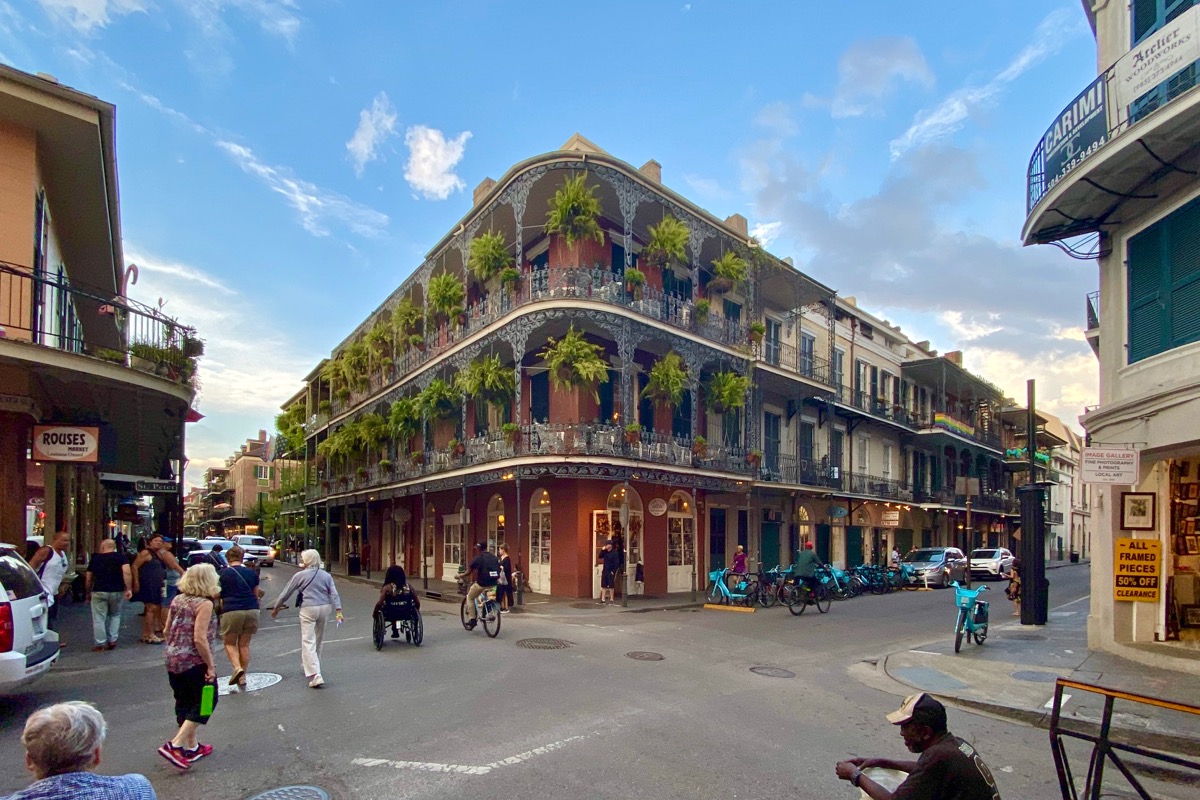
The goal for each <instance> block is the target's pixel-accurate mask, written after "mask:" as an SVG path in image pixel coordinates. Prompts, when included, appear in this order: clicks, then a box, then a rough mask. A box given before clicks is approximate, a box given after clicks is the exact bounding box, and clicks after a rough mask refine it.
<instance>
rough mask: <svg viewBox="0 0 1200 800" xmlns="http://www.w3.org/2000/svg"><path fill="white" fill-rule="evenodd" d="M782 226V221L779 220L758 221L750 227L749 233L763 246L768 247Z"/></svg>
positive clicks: (776, 237)
mask: <svg viewBox="0 0 1200 800" xmlns="http://www.w3.org/2000/svg"><path fill="white" fill-rule="evenodd" d="M782 228H783V223H782V222H779V221H775V222H759V223H757V224H756V225H755V226H754V227H752V228H751V229H750V235H751V236H752V237H754V238H755V239H757V240H758V243H759V244H761V245H762V246H763V247H770V246H771V243H772V242H774V241H775V240H776V239H778V238H779V233H780V231H781V230H782Z"/></svg>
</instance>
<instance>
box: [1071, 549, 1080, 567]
mask: <svg viewBox="0 0 1200 800" xmlns="http://www.w3.org/2000/svg"><path fill="white" fill-rule="evenodd" d="M1071 563H1072V564H1078V563H1079V553H1076V552H1075V551H1074V550H1072V551H1071Z"/></svg>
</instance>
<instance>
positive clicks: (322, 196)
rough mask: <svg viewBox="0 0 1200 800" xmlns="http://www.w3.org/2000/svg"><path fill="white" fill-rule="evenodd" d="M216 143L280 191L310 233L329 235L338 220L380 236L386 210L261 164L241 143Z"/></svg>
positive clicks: (359, 231)
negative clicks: (376, 208) (363, 203)
mask: <svg viewBox="0 0 1200 800" xmlns="http://www.w3.org/2000/svg"><path fill="white" fill-rule="evenodd" d="M217 147H218V148H220V149H221V150H223V151H224V152H225V153H227V154H228V155H229V156H230V157H231V158H232V159H233V160H234V162H235V163H237V165H238V166H239V167H241V168H242V170H243V171H245V172H246V173H248V174H250V175H253V176H254V177H256V178H258V179H259V180H261V181H262V182H263V183H265V184H266V185H267V187H268V188H269V189H270V190H271V191H273V192H275V193H276V194H279V195H281V196H282V197H283V198H284V200H285V201H286V202H287V204H288V205H290V206H291V207H292V208H294V209H295V210H296V212H297V213H298V214H299V215H300V224H301V225H303V226H304V229H305V230H306V231H308V232H309V233H311V234H312V235H313V236H328V235H329V228H330V225H331V224H332V223H337V224H339V225H341V226H342V227H344V228H346V229H348V230H350V231H351V232H353V233H356V234H358V235H359V236H369V237H370V236H379V235H380V234H381V233H382V232H383V229H384V228H386V227H387V225H388V217H387V215H386V214H384V213H382V212H379V211H376V210H374V209H372V208H368V207H367V206H364V205H361V204H359V203H356V202H354V201H353V200H350V199H349V198H347V197H343V196H342V195H340V194H338V193H336V192H331V191H328V190H325V189H322V188H321V187H319V186H317V185H316V184H314V183H310V182H309V181H306V180H303V179H301V178H297V177H295V176H294V175H293V174H292V170H291V168H289V167H284V166H278V167H272V166H270V165H268V164H264V163H263V162H262V161H260V160H259V158H258V157H257V156H256V155H255V154H254V152H253V151H252V150H251V149H250V148H248V147H245V146H244V145H240V144H237V143H235V142H230V141H226V140H223V139H221V140H218V141H217Z"/></svg>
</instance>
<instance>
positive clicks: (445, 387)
mask: <svg viewBox="0 0 1200 800" xmlns="http://www.w3.org/2000/svg"><path fill="white" fill-rule="evenodd" d="M417 401H418V402H419V403H420V406H421V414H422V416H424V417H425V418H426V419H428V420H439V419H449V418H450V417H451V416H452V415H453V414H454V412H455V411H457V410H458V408H459V406H461V405H462V393H461V392H459V391H458V390H457V389H455V388H454V387H453V386H451V385H450V383H449V382H448V381H446V380H445V379H443V378H434V379H433V380H432V381H430V382H429V385H428V386H426V387H425V388H424V389H423V390H421V394H419V395H418V396H417Z"/></svg>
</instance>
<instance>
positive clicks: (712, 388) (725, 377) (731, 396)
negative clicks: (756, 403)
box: [704, 372, 750, 414]
mask: <svg viewBox="0 0 1200 800" xmlns="http://www.w3.org/2000/svg"><path fill="white" fill-rule="evenodd" d="M749 388H750V379H749V378H747V377H746V376H744V375H739V374H737V373H736V372H715V373H713V375H712V377H710V378H709V379H708V384H707V385H706V386H705V389H704V397H705V401H706V403H707V405H708V407H709V409H710V410H712V411H713V412H715V413H717V414H724V413H725V412H726V411H728V410H729V409H731V408H741V407H742V406H744V405H745V404H746V392H747V390H749Z"/></svg>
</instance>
